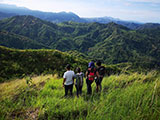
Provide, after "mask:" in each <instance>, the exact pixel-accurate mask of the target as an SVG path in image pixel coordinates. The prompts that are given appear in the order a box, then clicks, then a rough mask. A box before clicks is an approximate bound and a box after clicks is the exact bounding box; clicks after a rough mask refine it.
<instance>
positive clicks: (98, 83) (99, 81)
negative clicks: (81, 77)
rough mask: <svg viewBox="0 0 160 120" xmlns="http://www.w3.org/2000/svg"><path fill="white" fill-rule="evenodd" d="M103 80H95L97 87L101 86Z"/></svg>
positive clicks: (100, 78) (101, 78)
mask: <svg viewBox="0 0 160 120" xmlns="http://www.w3.org/2000/svg"><path fill="white" fill-rule="evenodd" d="M102 80H103V77H99V78H97V79H96V80H95V82H96V85H101V82H102Z"/></svg>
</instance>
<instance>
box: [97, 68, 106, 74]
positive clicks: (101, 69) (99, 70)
mask: <svg viewBox="0 0 160 120" xmlns="http://www.w3.org/2000/svg"><path fill="white" fill-rule="evenodd" d="M105 72H106V69H105V67H104V66H101V67H100V68H99V69H98V73H99V75H102V76H104V74H105Z"/></svg>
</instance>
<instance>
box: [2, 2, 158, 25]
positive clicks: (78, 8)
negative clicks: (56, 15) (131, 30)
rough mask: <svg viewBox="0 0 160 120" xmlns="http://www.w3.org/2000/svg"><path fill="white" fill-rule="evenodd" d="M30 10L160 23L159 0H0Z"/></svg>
mask: <svg viewBox="0 0 160 120" xmlns="http://www.w3.org/2000/svg"><path fill="white" fill-rule="evenodd" d="M0 3H6V4H14V5H17V6H20V7H26V8H29V9H32V10H41V11H45V12H62V11H66V12H73V13H75V14H77V15H78V16H80V17H87V18H91V17H105V16H108V17H113V18H119V19H121V20H127V21H128V20H129V21H137V22H145V23H146V22H153V23H160V0H0Z"/></svg>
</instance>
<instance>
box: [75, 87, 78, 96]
mask: <svg viewBox="0 0 160 120" xmlns="http://www.w3.org/2000/svg"><path fill="white" fill-rule="evenodd" d="M75 86H76V90H77V97H78V93H79V90H78V86H77V85H75Z"/></svg>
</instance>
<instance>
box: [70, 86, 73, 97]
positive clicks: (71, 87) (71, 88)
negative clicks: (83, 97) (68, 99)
mask: <svg viewBox="0 0 160 120" xmlns="http://www.w3.org/2000/svg"><path fill="white" fill-rule="evenodd" d="M72 91H73V84H72V85H70V95H71V96H72V95H73V93H72Z"/></svg>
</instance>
